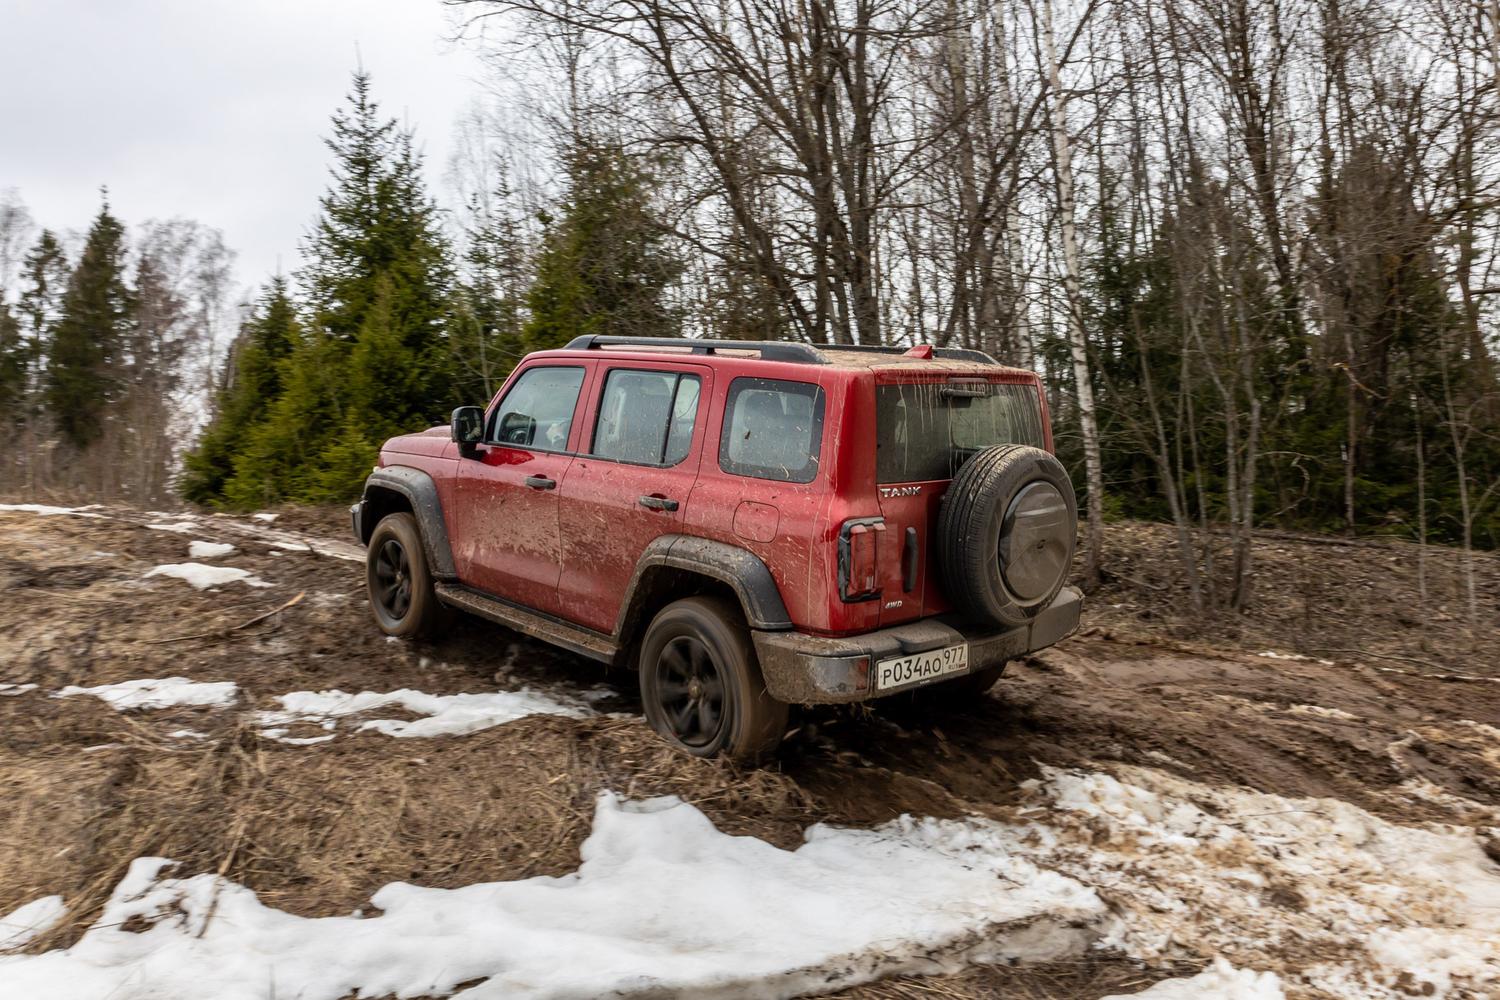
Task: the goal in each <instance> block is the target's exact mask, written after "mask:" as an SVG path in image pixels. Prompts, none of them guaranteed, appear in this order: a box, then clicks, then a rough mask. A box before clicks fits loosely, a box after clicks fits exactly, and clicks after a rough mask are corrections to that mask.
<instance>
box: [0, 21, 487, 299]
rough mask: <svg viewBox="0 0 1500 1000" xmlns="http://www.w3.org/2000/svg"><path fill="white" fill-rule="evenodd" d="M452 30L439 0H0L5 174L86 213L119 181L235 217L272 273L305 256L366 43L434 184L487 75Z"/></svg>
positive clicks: (151, 203)
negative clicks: (338, 114) (335, 123)
mask: <svg viewBox="0 0 1500 1000" xmlns="http://www.w3.org/2000/svg"><path fill="white" fill-rule="evenodd" d="M450 35H451V27H450V20H449V11H448V9H447V8H445V7H443V6H442V4H441V3H440V2H439V0H253V2H245V0H0V191H3V190H4V189H6V188H16V189H18V190H19V193H20V195H21V198H22V200H23V201H24V202H25V203H26V205H27V206H28V207H29V208H30V210H31V213H32V215H33V216H34V217H35V219H36V221H37V223H38V224H40V225H44V226H48V227H51V228H54V229H81V228H83V227H85V226H87V224H88V221H89V219H90V218H91V217H92V216H93V214H94V213H95V211H97V208H98V189H99V186H100V185H101V184H107V185H108V186H109V198H110V203H111V204H112V205H113V207H114V210H115V213H116V215H118V216H119V217H121V218H122V219H123V220H124V221H125V222H127V223H139V222H143V221H145V220H146V219H149V218H169V217H172V216H186V217H188V218H192V219H196V220H198V221H200V222H202V223H205V224H207V225H210V226H214V227H216V228H218V229H221V230H223V232H224V236H225V239H226V241H227V242H228V243H229V245H230V246H231V247H232V248H233V249H234V250H236V251H237V252H238V254H239V260H238V263H237V268H236V270H237V272H238V277H239V279H240V281H241V282H244V283H253V282H260V281H262V280H264V278H265V277H266V276H267V275H269V274H271V273H272V272H274V271H275V270H276V268H277V266H278V261H279V263H280V266H281V267H282V269H283V270H287V271H290V270H291V269H293V268H294V267H295V266H296V264H297V259H298V258H297V246H298V242H299V240H300V238H301V236H302V234H303V232H304V231H305V230H306V228H307V226H308V223H309V222H310V220H311V219H312V217H313V215H314V214H315V212H316V210H317V198H318V195H319V194H320V193H321V192H322V191H323V189H324V186H325V184H326V182H327V167H328V154H327V150H326V149H325V148H324V146H323V144H322V137H323V136H324V135H325V134H326V133H327V131H328V118H329V115H330V114H331V113H332V112H333V111H334V110H335V109H336V108H337V107H338V106H339V104H340V102H341V101H342V100H343V97H344V94H345V93H346V92H347V91H348V88H349V77H350V73H351V72H352V70H353V69H354V67H355V65H356V62H357V60H362V61H363V63H364V66H365V68H366V69H368V70H369V71H370V72H371V74H372V75H373V78H374V90H375V96H376V98H377V99H378V100H379V101H380V103H381V105H382V107H383V108H384V110H385V111H386V112H388V113H389V114H392V115H395V116H397V117H399V118H402V119H404V120H406V121H407V122H409V123H410V124H412V125H415V126H416V128H417V141H418V144H419V145H420V146H421V147H422V148H423V149H424V150H425V152H426V154H427V169H428V174H429V177H430V178H431V180H432V182H433V184H434V186H436V185H437V184H438V183H439V181H440V179H441V177H442V175H443V173H444V172H445V170H446V167H447V160H448V155H449V149H450V139H451V135H452V130H453V124H454V121H455V120H456V119H457V118H458V117H459V115H460V114H461V113H462V112H463V111H464V109H465V108H466V107H467V106H468V105H469V103H470V102H471V101H472V100H473V99H474V97H475V96H476V95H478V94H479V93H480V92H481V91H482V78H483V72H482V68H481V67H480V65H479V63H478V60H477V58H476V56H475V55H474V53H473V52H472V50H471V49H469V48H466V47H462V46H455V45H453V44H452V43H450V42H449V41H448V40H447V39H448V37H449V36H450Z"/></svg>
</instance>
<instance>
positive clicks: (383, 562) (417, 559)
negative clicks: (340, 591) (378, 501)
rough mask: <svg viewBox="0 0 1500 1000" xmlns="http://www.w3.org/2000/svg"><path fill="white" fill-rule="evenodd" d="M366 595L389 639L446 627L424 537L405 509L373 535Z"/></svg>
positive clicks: (422, 635) (428, 633)
mask: <svg viewBox="0 0 1500 1000" xmlns="http://www.w3.org/2000/svg"><path fill="white" fill-rule="evenodd" d="M365 591H366V593H367V594H368V596H369V598H370V611H371V612H372V613H373V614H374V616H375V624H376V625H377V626H379V627H380V631H382V632H384V633H385V634H386V635H393V636H397V637H398V638H402V639H420V638H426V637H428V636H431V635H433V634H434V633H435V632H436V631H437V629H438V627H439V626H440V625H441V624H442V622H443V619H444V617H445V615H444V609H443V606H442V605H441V604H440V603H439V602H438V599H437V594H436V593H435V592H434V591H433V588H432V572H431V570H429V569H428V567H427V556H426V554H425V551H424V550H423V548H422V534H421V532H420V531H418V529H417V519H416V518H414V517H412V515H410V514H408V513H406V512H405V511H403V512H401V513H398V514H390V515H388V516H387V517H385V518H383V519H382V520H381V522H380V523H379V524H377V525H376V526H375V530H374V531H373V532H371V533H370V545H369V548H368V550H367V551H366V554H365Z"/></svg>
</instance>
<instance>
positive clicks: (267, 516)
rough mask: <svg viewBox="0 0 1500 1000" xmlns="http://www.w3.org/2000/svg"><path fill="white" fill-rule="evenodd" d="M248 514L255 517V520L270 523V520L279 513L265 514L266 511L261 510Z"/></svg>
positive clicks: (275, 517)
mask: <svg viewBox="0 0 1500 1000" xmlns="http://www.w3.org/2000/svg"><path fill="white" fill-rule="evenodd" d="M250 516H251V517H253V518H255V519H256V520H257V521H264V522H266V523H267V524H270V523H271V522H272V521H274V520H276V519H277V518H278V517H280V516H281V515H280V514H267V513H264V512H262V513H259V514H251V515H250Z"/></svg>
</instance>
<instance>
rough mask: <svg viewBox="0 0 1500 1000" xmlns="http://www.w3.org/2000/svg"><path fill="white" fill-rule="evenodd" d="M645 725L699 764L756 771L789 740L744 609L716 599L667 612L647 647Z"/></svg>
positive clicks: (655, 623)
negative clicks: (750, 766) (719, 762)
mask: <svg viewBox="0 0 1500 1000" xmlns="http://www.w3.org/2000/svg"><path fill="white" fill-rule="evenodd" d="M640 681H641V701H642V703H643V704H644V706H645V709H646V721H647V722H649V723H650V724H651V728H652V729H655V730H656V731H657V732H658V733H660V734H661V735H662V736H663V737H665V738H666V739H667V740H668V741H669V742H670V743H672V744H673V745H674V746H676V747H678V748H679V749H681V750H684V751H686V752H687V753H690V754H693V755H694V756H695V757H717V756H725V757H729V758H731V759H733V760H737V761H740V762H744V763H755V762H757V761H759V760H761V759H763V758H764V757H765V756H767V755H768V754H770V752H771V751H772V750H774V749H775V748H776V746H777V744H779V743H780V742H781V737H782V736H783V735H784V734H785V733H786V726H787V713H788V707H787V705H785V704H784V703H782V702H779V701H777V700H776V699H774V698H772V697H771V696H770V695H769V694H768V693H767V692H766V684H765V680H764V678H763V677H762V676H761V672H760V664H759V663H758V662H757V661H756V658H755V650H754V649H753V648H752V646H751V644H750V635H749V630H748V629H747V628H746V626H745V623H744V619H743V618H742V617H741V615H740V613H739V609H738V608H736V607H734V606H733V605H731V604H730V603H729V602H727V601H723V600H720V599H718V598H715V597H689V598H685V599H683V600H680V601H676V602H674V603H672V604H669V605H667V606H666V607H665V608H663V609H662V610H661V612H660V613H659V614H658V615H657V616H656V618H655V619H653V620H652V622H651V625H650V627H648V628H647V629H646V636H645V639H644V640H643V641H642V643H641V660H640Z"/></svg>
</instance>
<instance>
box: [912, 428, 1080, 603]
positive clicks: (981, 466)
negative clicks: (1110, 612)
mask: <svg viewBox="0 0 1500 1000" xmlns="http://www.w3.org/2000/svg"><path fill="white" fill-rule="evenodd" d="M1077 536H1078V501H1077V500H1076V499H1075V498H1074V496H1073V484H1072V482H1071V481H1069V479H1068V474H1067V472H1066V471H1065V470H1064V469H1063V467H1062V463H1060V462H1058V460H1057V459H1056V458H1054V457H1052V455H1050V454H1048V453H1047V452H1045V451H1042V450H1041V449H1040V448H1031V447H1028V446H1026V445H1019V444H1008V445H996V446H995V447H993V448H986V449H985V450H984V451H981V452H979V453H978V454H977V455H975V456H974V457H973V458H971V459H969V461H968V462H966V463H964V466H963V468H961V469H959V470H958V475H957V476H955V477H954V479H953V483H952V485H951V486H949V487H948V493H947V495H946V496H945V497H944V498H943V505H942V513H941V514H939V515H938V537H937V551H936V553H935V554H936V555H937V556H938V570H939V573H940V574H941V577H942V581H943V589H944V592H945V593H946V594H947V597H948V600H949V601H951V602H952V603H953V605H954V606H955V607H956V608H958V610H959V611H961V612H963V613H964V614H965V615H967V616H968V617H970V618H973V619H974V620H975V621H980V622H985V623H987V624H991V625H999V626H1003V627H1015V626H1017V625H1025V624H1026V623H1027V622H1029V621H1030V620H1031V619H1032V618H1033V617H1034V616H1035V615H1036V613H1037V612H1038V611H1040V610H1041V609H1043V608H1045V607H1046V606H1047V605H1049V604H1051V603H1052V599H1053V598H1054V597H1056V596H1057V592H1058V591H1059V590H1061V589H1062V585H1063V582H1064V581H1065V580H1067V578H1068V569H1069V567H1070V566H1071V565H1072V562H1073V545H1074V543H1075V542H1076V540H1077Z"/></svg>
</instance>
